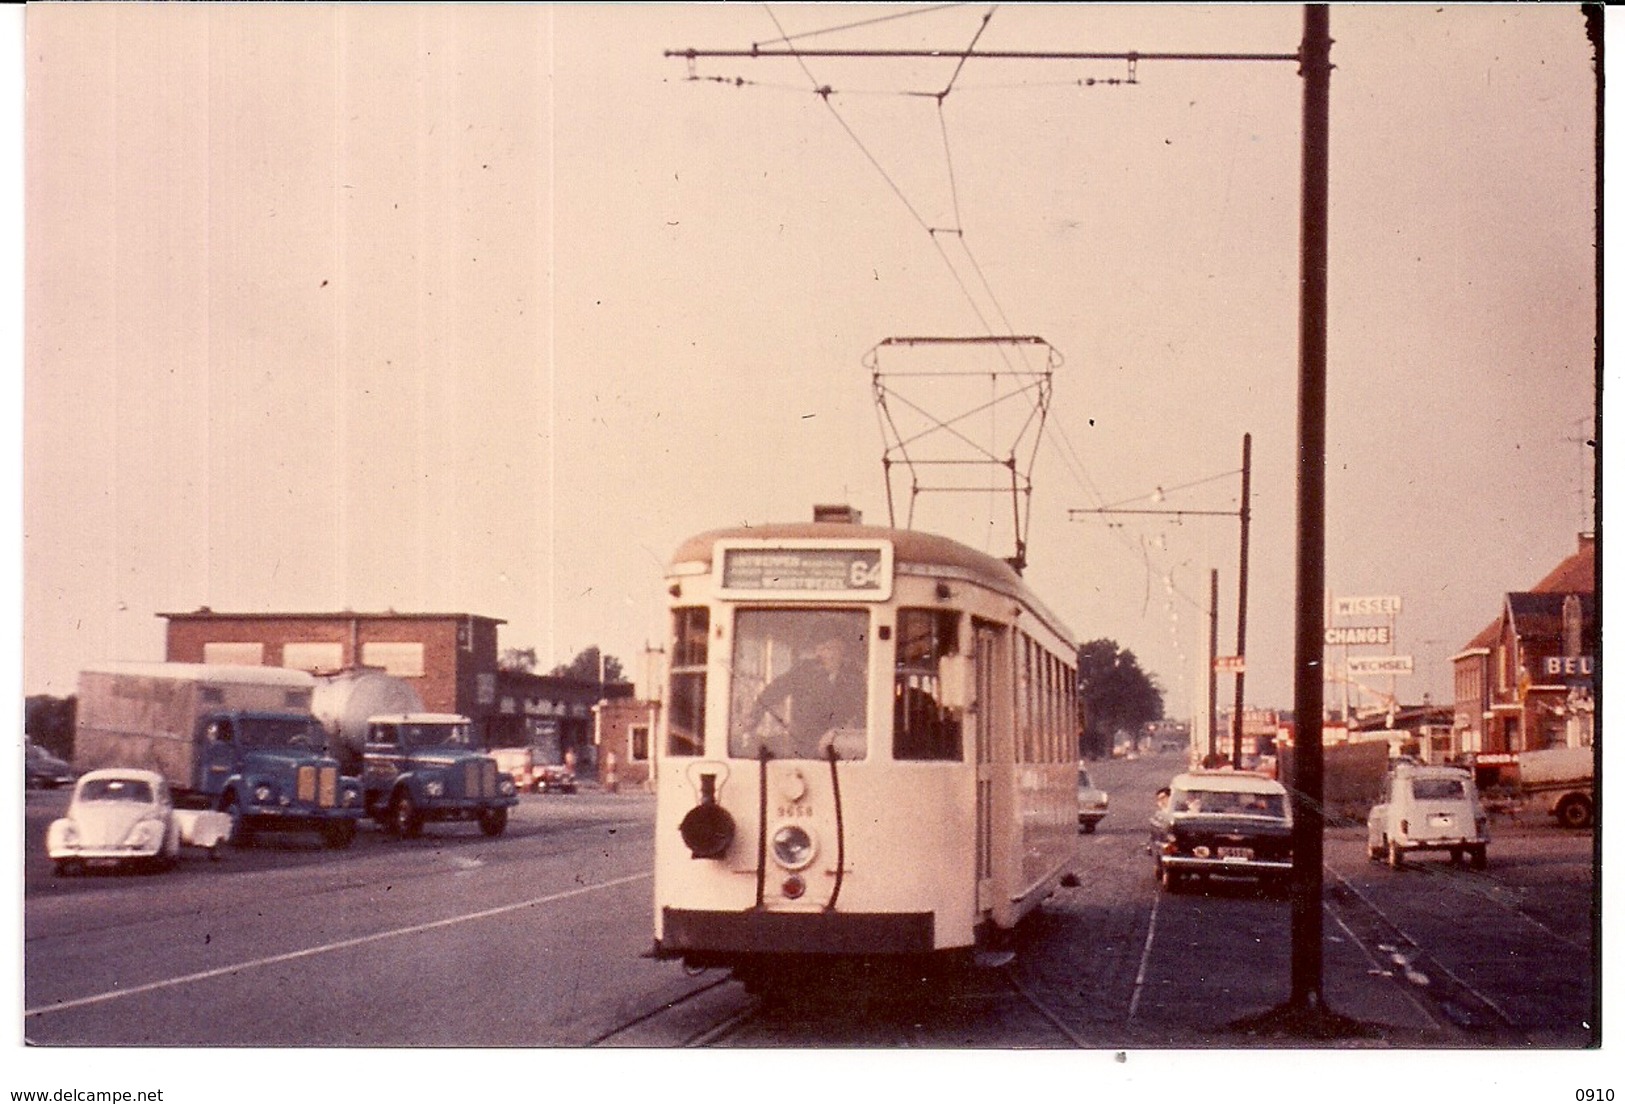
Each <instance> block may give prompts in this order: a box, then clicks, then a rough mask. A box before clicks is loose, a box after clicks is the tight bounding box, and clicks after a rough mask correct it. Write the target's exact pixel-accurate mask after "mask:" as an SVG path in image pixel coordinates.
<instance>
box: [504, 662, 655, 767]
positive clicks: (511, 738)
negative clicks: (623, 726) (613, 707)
mask: <svg viewBox="0 0 1625 1104" xmlns="http://www.w3.org/2000/svg"><path fill="white" fill-rule="evenodd" d="M631 697H632V684H631V683H630V682H604V683H601V682H597V681H596V680H591V679H576V678H563V677H560V676H558V675H534V674H530V673H529V672H526V671H499V672H497V707H496V712H495V713H494V714H493V715H492V717H491V718H490V721H489V724H488V726H487V736H486V739H487V743H488V746H490V747H534V748H540V749H541V754H542V756H543V758H544V760H545V761H546V762H549V763H562V762H564V756H565V754H566V753H572V754H574V756H575V763H576V769H577V770H579V771H581V772H583V773H586V774H592V773H594V772H595V771H596V769H597V764H598V750H597V741H596V736H597V732H596V725H595V719H596V716H597V713H596V711H597V709H598V707H599V705H600V704H609V703H612V702H620V701H623V700H628V699H630V698H631ZM621 762H623V763H624V762H625V759H624V758H623V759H622V760H621Z"/></svg>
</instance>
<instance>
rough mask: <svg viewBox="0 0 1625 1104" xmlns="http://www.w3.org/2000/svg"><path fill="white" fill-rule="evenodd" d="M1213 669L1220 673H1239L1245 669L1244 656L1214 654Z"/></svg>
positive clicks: (1245, 660)
mask: <svg viewBox="0 0 1625 1104" xmlns="http://www.w3.org/2000/svg"><path fill="white" fill-rule="evenodd" d="M1213 669H1214V670H1215V671H1217V672H1219V673H1220V674H1221V675H1239V674H1242V673H1243V672H1245V671H1246V670H1247V657H1246V656H1214V657H1213Z"/></svg>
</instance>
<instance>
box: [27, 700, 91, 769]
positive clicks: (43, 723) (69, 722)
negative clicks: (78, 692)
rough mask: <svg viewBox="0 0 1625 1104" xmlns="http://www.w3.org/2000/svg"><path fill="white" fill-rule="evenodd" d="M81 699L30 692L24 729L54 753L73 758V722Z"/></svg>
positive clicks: (31, 738)
mask: <svg viewBox="0 0 1625 1104" xmlns="http://www.w3.org/2000/svg"><path fill="white" fill-rule="evenodd" d="M78 711H79V699H78V697H77V696H75V695H72V694H70V695H69V696H67V697H65V698H56V697H52V696H51V695H50V694H31V695H29V696H28V697H27V698H25V699H23V731H24V732H25V733H27V735H28V738H29V739H30V740H32V741H34V743H36V744H38V745H39V746H40V747H42V748H44V749H45V750H46V751H48V752H50V753H51V754H52V755H57V756H60V757H61V758H63V759H66V760H68V761H69V762H70V763H71V762H72V761H73V730H74V721H75V718H76V717H77V716H78Z"/></svg>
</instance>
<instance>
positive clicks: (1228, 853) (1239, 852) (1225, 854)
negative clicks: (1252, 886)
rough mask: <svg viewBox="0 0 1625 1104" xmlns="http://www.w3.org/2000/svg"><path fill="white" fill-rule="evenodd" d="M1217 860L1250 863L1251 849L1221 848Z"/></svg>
mask: <svg viewBox="0 0 1625 1104" xmlns="http://www.w3.org/2000/svg"><path fill="white" fill-rule="evenodd" d="M1219 858H1221V859H1240V860H1242V861H1244V862H1251V861H1252V858H1253V849H1252V848H1251V847H1221V848H1219Z"/></svg>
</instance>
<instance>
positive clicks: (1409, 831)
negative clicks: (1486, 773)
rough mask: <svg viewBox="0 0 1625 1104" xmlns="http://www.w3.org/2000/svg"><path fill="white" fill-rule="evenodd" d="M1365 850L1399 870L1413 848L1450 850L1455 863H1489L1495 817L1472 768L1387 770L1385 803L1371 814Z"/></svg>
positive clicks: (1477, 866)
mask: <svg viewBox="0 0 1625 1104" xmlns="http://www.w3.org/2000/svg"><path fill="white" fill-rule="evenodd" d="M1365 832H1366V853H1367V854H1368V855H1370V857H1371V860H1372V861H1373V862H1380V861H1382V860H1383V859H1387V860H1388V865H1389V866H1391V867H1393V868H1394V869H1396V870H1397V869H1399V868H1400V867H1401V866H1403V865H1404V864H1405V856H1406V855H1407V854H1409V853H1410V852H1412V851H1448V852H1450V857H1451V859H1452V860H1453V861H1455V862H1460V861H1461V860H1462V859H1463V858H1464V857H1465V858H1468V859H1471V861H1472V865H1473V869H1474V870H1483V869H1484V867H1485V865H1486V864H1487V862H1488V850H1489V844H1490V821H1489V816H1488V815H1487V814H1486V813H1485V812H1484V806H1483V805H1482V804H1480V803H1479V800H1478V787H1477V786H1476V785H1474V784H1473V776H1472V774H1471V772H1469V771H1466V770H1463V769H1462V768H1460V767H1424V766H1411V765H1400V766H1396V767H1395V768H1394V769H1393V770H1391V771H1389V772H1388V779H1387V781H1386V782H1385V783H1384V784H1383V798H1382V802H1381V803H1380V804H1378V805H1375V806H1373V807H1372V809H1371V812H1370V814H1369V815H1368V816H1367V817H1366V822H1365Z"/></svg>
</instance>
